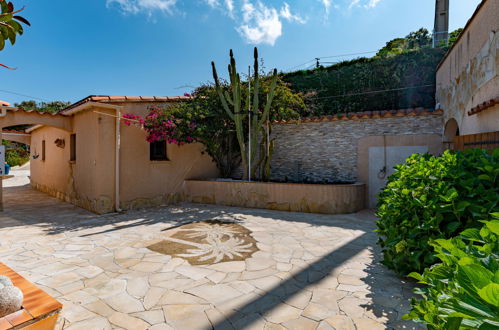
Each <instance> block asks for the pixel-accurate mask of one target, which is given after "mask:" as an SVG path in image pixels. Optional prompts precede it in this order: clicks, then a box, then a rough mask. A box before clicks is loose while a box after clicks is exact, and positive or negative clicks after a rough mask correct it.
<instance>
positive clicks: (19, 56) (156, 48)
mask: <svg viewBox="0 0 499 330" xmlns="http://www.w3.org/2000/svg"><path fill="white" fill-rule="evenodd" d="M11 1H13V2H14V4H15V5H16V7H20V6H22V5H25V6H26V9H25V11H24V16H25V17H26V18H28V19H29V20H30V21H31V23H32V27H29V28H26V30H25V34H24V35H23V36H21V37H19V38H18V42H17V43H16V45H15V46H10V44H9V45H7V46H6V48H5V49H4V50H3V51H2V52H0V63H3V64H6V65H9V66H13V67H17V70H16V71H9V70H4V69H0V81H2V83H0V99H2V100H5V101H9V102H18V101H21V100H26V99H33V98H34V97H36V98H37V100H44V101H51V100H64V101H72V102H73V101H77V100H79V99H81V98H83V97H85V96H87V95H90V94H104V95H182V94H183V93H184V92H189V91H190V90H192V88H193V87H194V86H197V85H199V84H200V83H203V82H207V81H210V80H211V68H210V62H211V61H212V60H214V61H215V62H216V63H217V65H218V68H219V71H220V74H221V75H222V76H224V75H225V70H226V66H227V62H228V51H229V49H230V48H232V49H234V52H235V55H236V59H237V60H238V65H239V69H240V70H241V71H247V66H248V64H249V63H250V61H251V57H252V47H253V46H255V45H258V47H259V50H260V55H261V56H262V57H263V58H264V61H265V66H266V67H267V69H271V68H274V67H276V68H277V69H278V70H281V71H289V70H290V69H291V68H294V67H297V68H307V66H310V65H312V64H313V61H312V60H313V59H314V58H315V57H326V56H332V55H341V54H351V53H361V52H370V51H375V50H378V49H379V48H381V47H382V46H384V44H385V43H386V42H387V41H389V40H391V39H393V38H396V37H403V36H405V35H407V34H408V33H409V32H411V31H415V30H417V29H418V28H420V27H426V28H428V29H429V30H431V29H432V27H433V16H434V7H435V1H434V0H287V1H281V0H259V1H258V0H256V1H255V0H52V1H41V0H11ZM479 2H480V1H479V0H451V9H450V11H451V13H450V17H451V18H450V29H451V30H454V29H456V28H458V27H463V26H464V25H465V23H466V21H467V20H468V18H469V17H470V16H471V14H472V13H473V11H474V9H475V8H476V6H477V4H478V3H479ZM370 55H372V54H366V56H370ZM352 57H355V56H346V57H334V58H327V59H326V58H324V61H337V60H340V59H348V58H352ZM307 61H308V62H307ZM303 63H305V64H303ZM300 64H303V65H301V66H300ZM5 91H9V92H15V93H19V94H24V95H29V96H32V97H27V96H21V95H16V94H12V93H7V92H5Z"/></svg>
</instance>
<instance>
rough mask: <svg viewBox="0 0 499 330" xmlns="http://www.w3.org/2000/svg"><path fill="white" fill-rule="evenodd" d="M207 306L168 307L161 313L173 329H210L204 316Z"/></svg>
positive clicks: (209, 324) (208, 322)
mask: <svg viewBox="0 0 499 330" xmlns="http://www.w3.org/2000/svg"><path fill="white" fill-rule="evenodd" d="M208 308H209V306H208V305H168V306H164V307H163V313H164V314H165V319H166V322H167V323H168V324H171V325H172V326H173V327H174V328H175V329H193V330H194V329H210V328H211V323H210V321H209V320H208V317H207V316H206V314H205V312H204V311H205V310H206V309H208Z"/></svg>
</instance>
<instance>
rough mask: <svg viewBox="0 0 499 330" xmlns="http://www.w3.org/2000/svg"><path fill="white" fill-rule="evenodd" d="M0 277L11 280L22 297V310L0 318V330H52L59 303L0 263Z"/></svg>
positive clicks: (60, 307)
mask: <svg viewBox="0 0 499 330" xmlns="http://www.w3.org/2000/svg"><path fill="white" fill-rule="evenodd" d="M0 275H4V276H7V277H9V278H10V279H11V281H12V283H13V284H14V286H16V287H18V288H19V289H21V291H22V292H23V295H24V301H23V305H22V309H21V310H19V311H17V312H14V313H12V314H9V315H7V316H5V317H1V318H0V330H4V329H28V330H52V329H54V327H55V324H56V322H57V317H58V316H59V312H60V311H61V309H62V305H61V303H59V302H58V301H57V300H55V299H54V298H52V297H51V296H49V295H48V294H47V293H45V292H44V291H42V290H40V289H39V288H38V287H36V286H35V285H34V284H33V283H31V282H29V281H27V280H26V279H25V278H24V277H22V276H21V275H19V274H17V273H16V272H15V271H13V270H12V269H10V268H9V267H7V266H6V265H4V264H3V263H1V262H0Z"/></svg>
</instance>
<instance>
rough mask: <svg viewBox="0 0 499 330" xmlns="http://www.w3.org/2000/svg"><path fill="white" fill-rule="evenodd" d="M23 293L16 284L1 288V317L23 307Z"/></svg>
mask: <svg viewBox="0 0 499 330" xmlns="http://www.w3.org/2000/svg"><path fill="white" fill-rule="evenodd" d="M22 304H23V293H22V291H21V290H19V288H16V287H15V286H5V287H4V288H2V289H0V317H4V316H6V315H9V314H11V313H14V312H17V311H18V310H20V309H21V306H22Z"/></svg>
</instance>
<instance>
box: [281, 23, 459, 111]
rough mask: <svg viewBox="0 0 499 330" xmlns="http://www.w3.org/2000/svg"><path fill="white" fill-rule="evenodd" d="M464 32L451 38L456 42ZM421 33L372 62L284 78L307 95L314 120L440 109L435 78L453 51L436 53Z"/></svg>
mask: <svg viewBox="0 0 499 330" xmlns="http://www.w3.org/2000/svg"><path fill="white" fill-rule="evenodd" d="M459 33H460V30H457V31H455V32H453V33H451V36H450V37H451V38H450V43H452V42H454V41H455V39H456V37H457V35H459ZM431 43H432V39H431V36H430V35H429V33H428V31H427V30H425V29H420V30H419V31H416V32H412V33H410V34H409V35H408V36H406V37H405V38H397V39H394V40H391V41H390V42H388V43H387V44H386V46H385V47H383V48H382V49H381V50H380V51H379V52H378V53H377V54H376V56H374V57H372V58H358V59H354V60H351V61H345V62H340V63H337V64H334V65H332V66H328V67H319V68H316V69H313V70H302V71H296V72H291V73H286V74H283V80H284V81H285V82H287V83H289V84H290V86H291V89H292V90H293V91H294V92H299V93H302V94H303V96H304V98H305V102H306V105H307V109H308V110H307V113H305V114H304V115H308V116H321V115H331V114H337V113H344V112H357V111H368V110H389V109H406V108H415V107H425V108H433V107H434V106H435V76H436V68H437V65H438V63H439V62H440V61H441V59H442V58H443V56H444V54H445V53H446V51H447V50H448V47H449V46H450V43H449V45H441V46H442V47H439V48H431Z"/></svg>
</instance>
